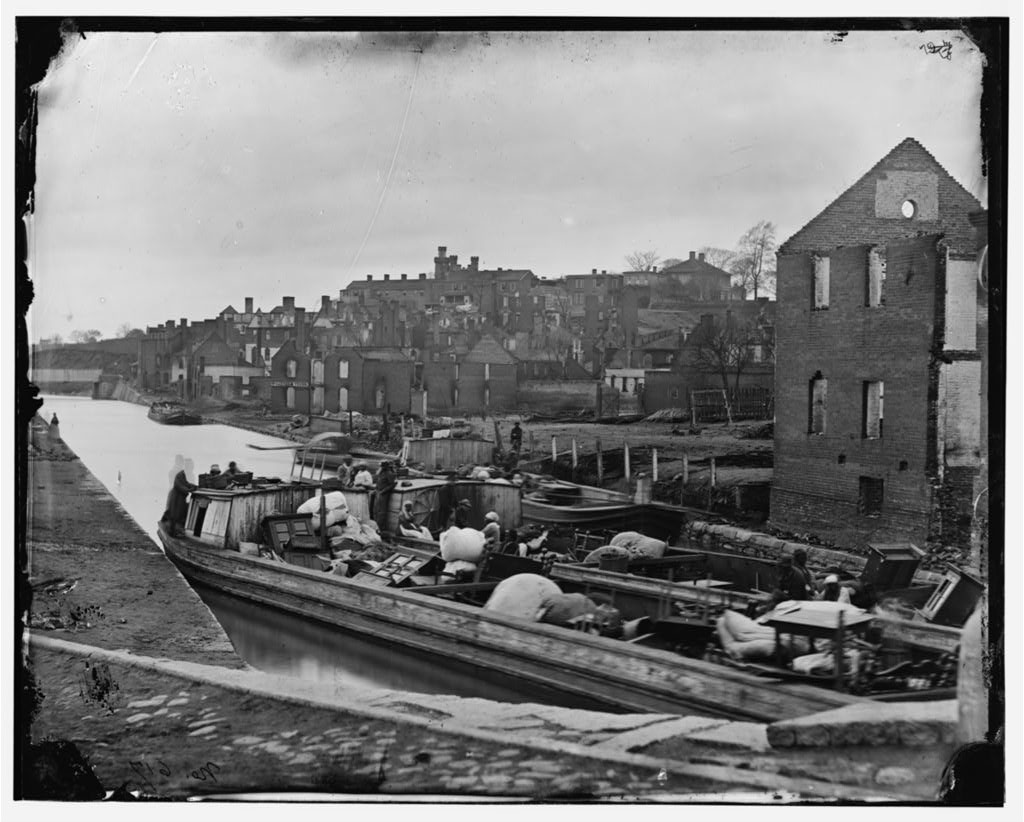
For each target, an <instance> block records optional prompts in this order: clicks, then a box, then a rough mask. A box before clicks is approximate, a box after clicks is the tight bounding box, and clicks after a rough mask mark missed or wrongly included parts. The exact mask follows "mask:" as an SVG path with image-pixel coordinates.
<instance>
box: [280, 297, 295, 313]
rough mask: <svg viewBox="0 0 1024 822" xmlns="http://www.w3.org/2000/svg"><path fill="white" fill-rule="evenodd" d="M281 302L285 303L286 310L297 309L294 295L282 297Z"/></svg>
mask: <svg viewBox="0 0 1024 822" xmlns="http://www.w3.org/2000/svg"><path fill="white" fill-rule="evenodd" d="M281 303H282V305H284V310H285V311H288V310H292V311H294V310H295V298H294V297H282V298H281Z"/></svg>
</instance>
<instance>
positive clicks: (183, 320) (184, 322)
mask: <svg viewBox="0 0 1024 822" xmlns="http://www.w3.org/2000/svg"><path fill="white" fill-rule="evenodd" d="M180 324H181V327H182V328H188V318H187V317H182V318H181V323H180Z"/></svg>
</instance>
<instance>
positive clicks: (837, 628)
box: [765, 610, 874, 690]
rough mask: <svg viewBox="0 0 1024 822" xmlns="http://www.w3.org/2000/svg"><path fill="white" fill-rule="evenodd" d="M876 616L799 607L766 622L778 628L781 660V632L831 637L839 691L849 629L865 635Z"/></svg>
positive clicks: (776, 647) (812, 636) (815, 637)
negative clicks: (846, 636)
mask: <svg viewBox="0 0 1024 822" xmlns="http://www.w3.org/2000/svg"><path fill="white" fill-rule="evenodd" d="M873 619H874V615H873V614H867V613H864V614H858V613H853V612H850V611H838V612H836V611H814V610H798V611H793V612H792V613H788V614H780V615H778V616H773V617H772V618H771V619H767V620H765V625H768V626H770V627H772V628H774V629H775V656H776V659H778V660H780V661H781V656H782V639H781V636H782V634H791V635H796V636H805V637H807V638H808V639H810V640H812V643H813V640H815V639H831V640H832V641H833V645H834V646H835V647H834V652H835V680H836V690H843V639H844V637H845V634H846V632H847V631H850V632H851V633H854V634H857V635H863V634H864V632H865V631H866V630H867V629H868V626H869V625H870V624H871V621H872V620H873Z"/></svg>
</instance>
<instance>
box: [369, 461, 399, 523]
mask: <svg viewBox="0 0 1024 822" xmlns="http://www.w3.org/2000/svg"><path fill="white" fill-rule="evenodd" d="M397 484H398V475H397V474H395V469H394V468H392V466H391V460H384V462H382V463H381V464H380V470H379V471H378V472H377V494H376V496H375V498H374V501H373V514H374V516H373V518H374V519H375V520H377V528H378V529H379V530H380V532H381V533H382V534H383V533H384V529H385V528H386V527H387V524H388V502H389V501H390V500H391V492H392V491H394V490H395V486H396V485H397Z"/></svg>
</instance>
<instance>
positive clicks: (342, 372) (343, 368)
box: [338, 360, 348, 380]
mask: <svg viewBox="0 0 1024 822" xmlns="http://www.w3.org/2000/svg"><path fill="white" fill-rule="evenodd" d="M338 379H339V380H347V379H348V360H338Z"/></svg>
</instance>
